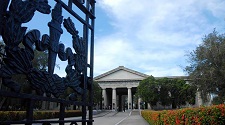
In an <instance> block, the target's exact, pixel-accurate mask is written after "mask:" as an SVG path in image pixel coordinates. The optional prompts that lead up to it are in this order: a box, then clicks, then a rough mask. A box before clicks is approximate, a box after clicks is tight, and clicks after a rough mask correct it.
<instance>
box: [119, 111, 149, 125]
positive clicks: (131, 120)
mask: <svg viewBox="0 0 225 125" xmlns="http://www.w3.org/2000/svg"><path fill="white" fill-rule="evenodd" d="M118 125H149V124H148V123H147V122H146V121H145V120H144V119H143V117H142V116H141V115H140V112H139V110H133V111H132V112H131V114H130V115H129V117H127V118H126V119H124V120H123V121H122V122H121V123H119V124H118Z"/></svg>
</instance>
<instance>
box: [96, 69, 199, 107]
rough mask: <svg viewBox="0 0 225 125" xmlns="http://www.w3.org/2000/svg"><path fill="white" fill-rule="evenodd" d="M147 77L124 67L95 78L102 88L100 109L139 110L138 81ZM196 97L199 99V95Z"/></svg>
mask: <svg viewBox="0 0 225 125" xmlns="http://www.w3.org/2000/svg"><path fill="white" fill-rule="evenodd" d="M148 77H149V75H146V74H143V73H140V72H137V71H134V70H132V69H128V68H126V67H124V66H119V67H117V68H115V69H113V70H110V71H108V72H106V73H103V74H101V75H99V76H97V77H95V78H94V80H95V81H96V82H98V84H99V86H100V87H101V88H102V97H103V101H102V108H103V109H112V110H118V111H123V110H127V109H128V110H131V109H134V108H136V109H140V102H141V99H137V98H136V97H135V93H136V90H137V87H138V85H139V83H140V81H142V80H143V79H146V78H148ZM159 78H160V77H159ZM161 78H162V77H161ZM171 78H178V77H171ZM179 78H183V79H185V78H186V77H185V76H180V77H179ZM197 96H198V98H199V95H196V97H197ZM196 102H197V103H196V105H200V104H199V103H198V100H196Z"/></svg>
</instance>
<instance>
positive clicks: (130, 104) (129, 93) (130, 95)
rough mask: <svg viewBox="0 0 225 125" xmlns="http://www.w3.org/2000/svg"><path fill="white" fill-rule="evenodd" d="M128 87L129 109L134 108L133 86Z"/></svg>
mask: <svg viewBox="0 0 225 125" xmlns="http://www.w3.org/2000/svg"><path fill="white" fill-rule="evenodd" d="M127 89H128V96H127V98H128V109H132V93H131V87H129V88H127Z"/></svg>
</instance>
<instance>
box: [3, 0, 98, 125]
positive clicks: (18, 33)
mask: <svg viewBox="0 0 225 125" xmlns="http://www.w3.org/2000/svg"><path fill="white" fill-rule="evenodd" d="M65 1H66V2H67V3H65ZM54 3H55V6H54V7H53V9H51V6H50V5H49V3H48V0H1V1H0V36H1V37H2V40H3V41H4V44H5V46H4V48H3V49H4V50H5V54H4V58H3V61H1V68H0V77H1V78H2V84H3V85H4V86H6V87H8V88H10V90H11V91H6V90H0V96H2V97H7V98H19V99H26V100H27V101H28V104H27V108H26V120H23V121H0V124H26V125H31V124H32V123H42V124H51V123H59V124H60V125H63V124H65V123H70V124H71V125H72V124H74V125H77V123H78V122H82V125H86V124H88V125H92V124H93V117H92V116H93V114H92V106H93V90H92V81H93V52H94V20H95V0H63V1H62V0H54ZM73 7H76V9H77V10H79V12H75V11H74V10H75V9H74V8H73ZM36 11H38V12H40V13H42V14H49V16H51V20H50V21H49V23H48V27H49V34H44V35H41V33H40V31H39V30H37V29H34V30H29V31H28V30H27V27H24V26H23V24H24V23H27V22H29V21H31V20H32V18H33V16H34V14H35V12H36ZM63 11H66V12H68V13H69V14H70V16H71V17H73V18H74V17H75V18H74V19H76V20H77V22H79V23H81V24H82V26H83V30H82V37H80V36H79V32H78V30H77V29H76V27H75V24H74V22H73V21H72V20H71V18H64V17H63V15H62V12H63ZM82 14H83V16H82ZM63 27H64V30H65V31H67V32H65V31H63ZM64 33H68V34H70V36H71V37H72V41H71V42H72V47H68V48H66V49H65V45H64V44H63V43H59V40H60V37H61V35H63V34H64ZM20 44H22V45H23V47H20ZM34 49H36V50H38V51H48V71H45V70H38V69H36V68H34V67H33V65H32V60H33V59H34ZM57 55H58V57H59V59H60V60H61V61H67V62H68V64H67V66H66V69H65V71H66V76H65V77H60V76H58V75H57V74H53V73H54V67H55V62H56V56H57ZM16 74H24V75H25V76H26V78H27V80H28V81H29V84H30V86H31V87H32V89H33V90H35V91H36V93H37V94H25V93H20V89H21V85H20V84H19V83H17V81H13V80H12V76H13V75H16ZM68 87H70V88H72V90H73V93H71V94H70V95H69V99H70V100H68V99H62V98H59V97H60V95H61V94H63V93H64V92H65V90H66V89H67V88H68ZM43 95H46V96H43ZM78 97H80V98H81V100H78V99H77V98H78ZM36 101H47V102H57V103H59V104H60V109H59V119H58V120H49V121H46V120H34V119H33V110H34V104H35V102H36ZM67 105H77V106H81V107H82V118H81V119H78V120H66V119H65V107H66V106H67ZM87 112H88V114H87Z"/></svg>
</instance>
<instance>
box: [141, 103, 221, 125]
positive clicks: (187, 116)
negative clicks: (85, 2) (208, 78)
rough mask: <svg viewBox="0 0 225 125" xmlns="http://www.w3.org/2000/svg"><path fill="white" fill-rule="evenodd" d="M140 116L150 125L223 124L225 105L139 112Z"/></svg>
mask: <svg viewBox="0 0 225 125" xmlns="http://www.w3.org/2000/svg"><path fill="white" fill-rule="evenodd" d="M141 115H142V117H143V118H144V119H145V120H146V121H147V122H148V123H149V124H151V125H224V124H225V106H224V104H222V105H215V106H210V107H200V108H184V109H179V110H166V111H165V110H164V111H151V110H144V111H142V112H141Z"/></svg>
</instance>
